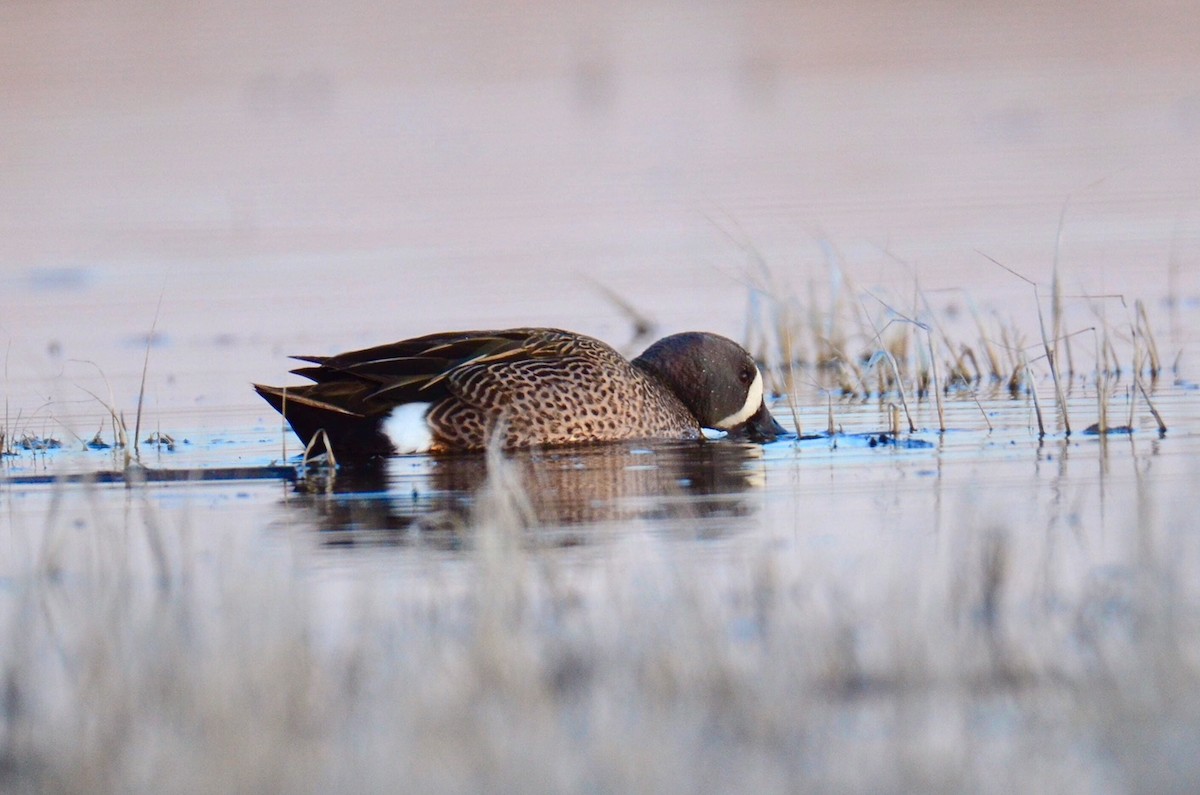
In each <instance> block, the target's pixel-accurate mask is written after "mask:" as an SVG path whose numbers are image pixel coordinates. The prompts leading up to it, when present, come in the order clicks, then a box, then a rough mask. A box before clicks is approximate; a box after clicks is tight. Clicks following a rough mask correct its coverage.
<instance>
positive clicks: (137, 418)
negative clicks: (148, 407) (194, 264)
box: [133, 288, 165, 461]
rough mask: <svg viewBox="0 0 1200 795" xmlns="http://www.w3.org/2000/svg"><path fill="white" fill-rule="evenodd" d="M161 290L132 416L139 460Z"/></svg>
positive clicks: (160, 308) (138, 459)
mask: <svg viewBox="0 0 1200 795" xmlns="http://www.w3.org/2000/svg"><path fill="white" fill-rule="evenodd" d="M163 292H165V288H164V290H163V291H162V292H159V294H158V305H157V306H155V308H154V321H153V322H152V323H151V324H150V333H149V334H147V335H146V354H145V356H144V357H143V359H142V382H141V385H140V386H139V387H138V400H137V413H136V414H134V417H133V458H134V460H135V461H141V451H140V450H139V449H138V440H139V439H140V438H141V436H142V405H143V403H144V402H145V398H146V373H147V372H148V371H149V370H150V346H151V345H153V344H154V332H155V330H156V329H157V328H158V316H159V313H160V312H161V311H162V300H163Z"/></svg>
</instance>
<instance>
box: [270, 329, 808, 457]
mask: <svg viewBox="0 0 1200 795" xmlns="http://www.w3.org/2000/svg"><path fill="white" fill-rule="evenodd" d="M292 358H294V359H296V360H298V361H302V362H305V363H306V365H305V366H303V367H299V368H297V369H295V370H292V371H291V372H292V373H294V374H296V375H299V376H302V377H304V378H307V379H308V380H309V381H310V382H311V383H308V384H304V385H301V386H287V387H276V386H266V385H263V384H253V387H254V389H255V390H256V391H257V392H258V394H259V395H261V396H262V397H263V398H264V399H265V400H266V401H267V403H269V404H270V405H271V406H272V407H273V408H274V409H275V410H276V411H278V412H279V413H280V414H282V415H283V417H284V419H285V420H286V421H287V422H288V424H289V425H290V426H291V428H292V430H293V431H295V433H296V435H297V436H298V437H299V438H300V439H301V441H303V442H304V444H306V445H311V444H312V443H313V442H314V439H318V438H319V437H320V434H321V432H324V434H325V436H324V440H325V442H327V443H328V445H329V446H330V447H331V448H332V452H333V454H334V456H335V457H337V458H341V459H351V460H354V459H372V458H378V457H383V456H391V455H398V454H412V453H435V454H436V453H454V452H472V451H482V450H485V449H487V447H488V446H489V443H498V444H500V446H501V447H502V448H504V449H508V450H512V449H521V448H532V447H560V446H566V445H580V444H591V443H604V442H618V441H631V440H655V439H662V440H668V439H675V440H701V439H705V438H710V437H722V436H728V437H733V438H739V439H744V440H748V441H750V442H755V443H765V442H769V441H772V440H774V439H776V438H778V437H780V436H782V435H784V434H786V433H787V430H786V429H785V428H784V427H783V426H782V425H780V424H779V422H777V421H776V420H775V418H774V417H773V416H772V415H771V412H770V410H769V409H768V407H767V404H766V399H765V394H764V386H763V375H762V371H761V370H760V369H759V367H758V365H757V364H756V363H755V361H754V358H753V357H752V356H751V355H750V354H749V353H748V352H747V351H746V350H745V348H743V347H742V346H741V345H738V344H737V343H736V342H734V341H733V340H730V339H727V338H726V337H722V336H720V335H718V334H712V333H708V332H697V331H689V332H683V333H679V334H672V335H670V336H667V337H664V338H663V339H660V340H658V341H657V342H655V343H654V344H652V345H650V347H648V348H647V349H646V350H645V351H644V352H643V353H642V354H641V355H640V356H638V357H636V358H634V359H632V360H629V359H626V358H625V357H624V356H622V355H621V354H620V353H618V352H617V351H616V349H614V348H613V347H612V346H610V345H608V344H607V343H605V342H602V341H601V340H598V339H595V338H593V337H589V336H586V335H584V334H578V333H575V332H572V331H565V330H563V329H556V328H513V329H501V330H489V331H458V332H443V333H436V334H429V335H426V336H422V337H414V338H412V339H406V340H400V341H399V342H392V343H388V344H385V345H379V346H375V347H371V348H365V349H363V350H357V351H350V352H347V353H339V354H336V355H333V356H294V357H292ZM495 437H498V438H495Z"/></svg>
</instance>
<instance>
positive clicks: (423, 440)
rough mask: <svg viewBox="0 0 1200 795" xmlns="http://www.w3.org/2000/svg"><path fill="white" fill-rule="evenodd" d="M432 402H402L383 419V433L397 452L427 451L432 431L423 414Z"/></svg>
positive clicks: (430, 443)
mask: <svg viewBox="0 0 1200 795" xmlns="http://www.w3.org/2000/svg"><path fill="white" fill-rule="evenodd" d="M432 405H433V404H432V403H402V404H400V405H399V406H396V408H394V409H392V413H391V414H389V415H388V416H387V419H385V420H384V421H383V433H384V435H386V436H387V438H388V440H389V441H391V443H392V446H393V447H395V448H396V452H397V453H427V452H429V448H430V446H431V445H432V444H433V433H432V432H431V431H430V430H429V423H428V422H426V421H425V415H426V414H428V413H429V407H430V406H432Z"/></svg>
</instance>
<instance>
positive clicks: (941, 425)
mask: <svg viewBox="0 0 1200 795" xmlns="http://www.w3.org/2000/svg"><path fill="white" fill-rule="evenodd" d="M925 344H926V345H928V346H929V367H930V371H931V373H932V374H933V399H934V403H935V405H936V406H937V417H938V431H939V432H940V433H945V432H946V409H945V406H944V405H943V404H942V388H941V384H940V383H939V382H938V366H937V358H936V357H935V356H934V354H933V335H932V334H930V333H929V329H928V328H926V329H925Z"/></svg>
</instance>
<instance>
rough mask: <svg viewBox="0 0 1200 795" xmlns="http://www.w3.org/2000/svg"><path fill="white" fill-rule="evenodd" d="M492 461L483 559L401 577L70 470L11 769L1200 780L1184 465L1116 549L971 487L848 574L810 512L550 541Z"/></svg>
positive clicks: (5, 672) (169, 786) (721, 780)
mask: <svg viewBox="0 0 1200 795" xmlns="http://www.w3.org/2000/svg"><path fill="white" fill-rule="evenodd" d="M489 463H490V467H491V475H490V477H489V480H488V483H487V485H486V486H485V488H484V490H483V491H482V492H481V493H480V495H479V498H478V500H477V503H476V508H475V513H474V516H473V519H472V520H471V522H470V525H469V527H468V528H467V529H466V531H465V532H466V535H467V539H466V545H465V546H466V550H465V551H463V552H461V553H448V552H445V551H433V550H426V551H425V552H421V550H419V549H418V550H417V553H416V556H415V558H414V559H413V560H415V563H414V565H410V566H405V567H402V568H403V570H402V571H401V572H400V573H399V574H398V573H397V570H396V569H397V567H396V566H395V565H394V564H395V561H394V558H392V557H389V556H391V555H394V554H395V555H398V554H400V553H399V551H397V550H394V549H393V550H383V551H380V550H375V552H373V553H370V552H362V551H361V550H360V551H358V552H357V553H353V554H361V555H370V554H377V555H379V556H380V558H379V561H378V562H379V564H380V565H378V566H374V567H373V566H371V565H370V564H369V563H364V561H363V560H362V559H359V560H357V561H355V568H354V576H353V577H349V578H345V577H339V576H338V572H337V565H338V564H337V558H336V557H335V558H334V559H333V562H332V563H331V562H330V559H328V558H314V550H313V549H312V547H311V539H310V538H309V536H311V533H307V531H306V530H304V529H303V528H296V527H291V526H286V527H282V528H275V529H276V530H281V532H278V533H276V534H275V536H274V538H275V540H274V541H273V542H272V546H271V547H270V548H268V549H263V548H261V547H259V546H256V545H255V543H252V542H251V541H250V540H249V539H250V537H251V536H254V537H257V534H254V533H246V532H242V533H240V534H239V533H230V532H227V531H225V530H223V529H222V528H221V527H219V526H208V520H206V518H205V516H204V514H203V513H202V512H189V511H182V512H178V511H176V512H167V511H162V510H160V509H159V507H157V503H156V502H155V501H154V500H153V499H152V498H151V492H150V487H148V486H143V487H139V488H135V489H133V490H131V491H129V492H127V495H128V496H127V497H126V500H125V503H124V507H123V508H118V509H114V508H113V507H112V503H111V502H106V501H105V500H104V499H102V498H103V496H104V495H103V492H102V489H101V487H90V488H89V487H85V486H82V487H81V486H65V487H62V488H61V489H60V490H59V491H57V492H55V494H54V496H53V502H52V505H51V507H50V510H49V511H48V512H47V514H45V516H46V517H47V518H46V527H45V528H44V532H43V533H40V534H18V533H16V532H14V533H11V534H9V537H8V538H6V539H5V543H6V544H7V545H8V550H7V552H6V569H5V572H4V577H3V580H2V582H0V694H2V700H0V707H2V709H0V789H2V790H3V791H5V792H41V791H57V792H103V791H107V792H117V791H120V792H150V791H153V792H326V791H334V790H336V791H361V792H366V791H406V792H522V793H530V792H564V791H587V792H655V793H663V792H735V791H740V792H790V791H808V790H816V791H845V792H864V791H869V792H965V791H977V792H1050V791H1052V792H1089V793H1097V792H1187V791H1192V787H1193V786H1194V783H1195V782H1196V781H1197V780H1200V755H1197V753H1196V750H1197V748H1200V660H1198V658H1197V652H1198V644H1197V637H1198V634H1197V631H1196V630H1197V629H1198V624H1200V621H1198V619H1200V605H1198V599H1197V586H1196V584H1195V583H1196V582H1197V578H1196V577H1195V576H1194V575H1195V573H1196V571H1197V570H1198V563H1200V555H1198V547H1200V543H1198V541H1197V539H1196V537H1195V534H1194V532H1193V531H1192V530H1191V529H1190V528H1191V525H1192V521H1191V517H1190V514H1191V513H1192V511H1191V510H1190V509H1191V508H1194V500H1192V501H1189V500H1188V499H1187V498H1186V497H1184V496H1179V498H1178V499H1171V498H1170V495H1168V493H1167V492H1168V491H1170V492H1171V494H1174V495H1177V496H1178V495H1181V494H1186V491H1185V492H1176V491H1174V489H1176V488H1177V487H1178V485H1179V484H1178V483H1171V482H1169V481H1168V482H1158V483H1151V482H1149V481H1147V482H1143V481H1142V480H1140V479H1139V480H1138V481H1137V482H1136V483H1135V484H1133V486H1132V487H1133V488H1134V489H1135V493H1134V494H1133V495H1132V496H1133V499H1131V500H1127V501H1125V502H1122V503H1119V504H1121V505H1122V506H1124V507H1127V508H1128V509H1129V516H1128V517H1127V518H1126V519H1122V520H1119V521H1115V522H1111V523H1109V525H1110V526H1109V530H1108V531H1107V533H1108V535H1109V536H1110V537H1108V538H1100V539H1098V538H1096V536H1095V534H1094V533H1092V532H1091V531H1090V530H1089V528H1078V527H1075V528H1072V527H1070V522H1069V521H1065V520H1069V519H1070V510H1071V509H1070V507H1069V506H1068V507H1066V508H1064V515H1063V516H1060V517H1057V519H1052V520H1051V521H1050V523H1048V524H1047V526H1046V527H1038V528H1032V527H1022V526H1020V519H1019V518H1018V517H1019V515H1020V514H1019V513H1018V512H1017V511H1016V510H1014V511H1013V512H1012V513H1011V515H1005V514H1004V513H1003V511H1000V512H992V513H989V514H986V515H984V512H983V511H982V510H980V511H970V510H964V511H962V512H961V521H959V522H955V523H953V524H951V525H950V526H943V527H941V528H940V530H939V537H938V538H936V539H934V540H933V541H932V542H930V541H929V539H924V540H921V541H920V543H918V544H916V545H915V546H913V547H912V548H911V553H910V554H906V548H908V547H909V546H910V544H911V543H912V540H911V539H906V538H886V537H881V538H879V539H878V542H877V543H878V544H879V555H878V558H879V560H880V561H884V560H886V561H887V562H886V564H881V563H879V562H876V563H875V564H874V565H871V564H867V565H855V566H840V565H836V564H835V563H834V562H832V561H831V560H830V559H829V558H828V557H827V556H823V555H822V554H821V553H820V551H819V549H813V548H805V547H803V546H796V545H795V544H794V543H792V539H793V538H794V536H795V534H796V533H797V531H798V529H799V527H800V525H802V523H803V522H804V517H803V516H798V517H797V518H796V520H795V521H796V523H797V527H787V526H780V527H776V528H774V529H773V530H772V531H771V532H768V533H766V534H764V535H756V536H755V537H754V538H747V539H741V540H734V541H725V542H718V543H699V542H696V541H694V540H693V541H681V540H679V539H671V538H667V537H664V536H662V535H661V534H656V533H654V532H651V531H649V530H646V529H643V528H639V527H637V526H634V527H631V528H628V532H624V531H623V532H622V533H621V534H620V535H617V536H614V537H612V538H609V539H606V540H605V542H604V543H597V544H593V545H589V546H584V547H576V548H568V549H555V548H546V547H545V545H544V544H540V543H539V542H538V529H537V528H536V527H533V526H532V525H531V521H530V516H531V515H530V512H529V505H528V503H527V501H526V496H525V494H524V491H523V488H522V484H521V483H520V482H519V479H518V476H517V474H516V470H515V469H514V468H512V467H511V466H509V465H508V464H507V462H505V461H504V460H502V459H500V458H499V457H496V458H493V459H492V460H491V461H490V462H489ZM5 496H11V495H5ZM959 496H960V497H961V498H962V499H963V500H964V501H970V500H971V499H972V495H971V494H970V493H969V491H968V492H964V493H963V494H961V495H959ZM80 506H82V508H83V511H84V515H85V516H88V517H89V518H87V519H85V520H81V519H79V518H78V517H79V513H78V512H79V510H80ZM89 506H90V508H89ZM89 510H90V511H91V513H90V514H89V513H88V511H89ZM1056 521H1061V524H1060V525H1059V526H1058V527H1054V523H1055V522H1056ZM1113 528H1116V529H1113ZM1114 535H1115V537H1111V536H1114ZM201 536H204V537H206V539H207V540H205V541H204V542H203V543H199V539H200V538H201ZM214 536H215V537H217V538H218V539H219V540H218V541H216V542H214V541H213V540H212V539H213V537H214ZM31 538H36V539H37V540H36V542H34V541H30V540H29V539H31ZM22 539H24V540H22ZM872 543H873V544H874V543H876V542H874V541H873V542H872ZM1062 544H1070V545H1073V547H1074V549H1075V552H1074V553H1073V556H1072V557H1071V561H1070V563H1069V565H1065V564H1061V563H1056V562H1055V561H1057V560H1059V558H1058V557H1057V556H1056V555H1055V554H1052V551H1051V550H1052V548H1053V547H1054V546H1055V545H1062ZM1101 548H1103V549H1104V550H1106V551H1105V552H1102V551H1101ZM1113 549H1116V550H1119V553H1118V558H1119V559H1120V560H1121V561H1122V562H1121V563H1120V565H1113V564H1112V563H1111V550H1113ZM1030 561H1035V562H1037V561H1040V562H1041V563H1040V565H1029V564H1030ZM410 562H413V561H410Z"/></svg>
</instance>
